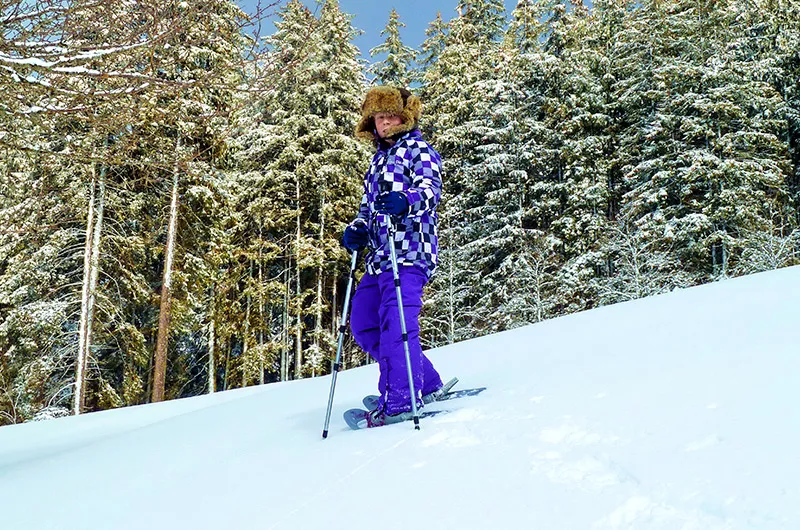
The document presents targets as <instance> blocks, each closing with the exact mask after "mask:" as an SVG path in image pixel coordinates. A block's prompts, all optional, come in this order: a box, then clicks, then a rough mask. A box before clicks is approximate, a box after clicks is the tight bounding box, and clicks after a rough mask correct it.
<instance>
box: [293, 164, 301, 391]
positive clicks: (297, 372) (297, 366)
mask: <svg viewBox="0 0 800 530" xmlns="http://www.w3.org/2000/svg"><path fill="white" fill-rule="evenodd" d="M295 182H296V197H295V198H296V199H297V234H296V237H297V240H296V241H295V263H294V265H295V275H296V276H295V279H296V281H297V328H296V329H295V336H296V337H295V340H296V342H295V348H296V349H295V354H294V378H295V379H300V378H301V377H302V376H303V310H302V309H303V307H302V303H301V293H302V290H301V286H300V237H301V236H302V231H301V228H300V177H299V176H296V177H295Z"/></svg>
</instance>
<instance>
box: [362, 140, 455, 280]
mask: <svg viewBox="0 0 800 530" xmlns="http://www.w3.org/2000/svg"><path fill="white" fill-rule="evenodd" d="M441 172H442V159H441V157H440V156H439V153H437V152H436V151H435V150H434V149H433V148H432V147H431V146H430V145H428V143H427V142H425V140H423V139H422V135H421V134H420V132H419V131H418V130H413V131H411V132H409V133H406V134H405V135H403V136H401V137H400V139H399V140H397V142H395V144H394V145H393V146H391V147H386V145H385V144H381V145H380V146H379V147H378V151H377V152H376V153H375V156H374V157H373V158H372V164H370V167H369V170H368V171H367V174H366V176H365V177H364V196H363V197H362V199H361V208H360V210H359V213H358V217H357V218H356V219H355V220H354V221H353V223H352V224H357V223H363V224H364V225H366V227H367V230H368V232H369V235H370V245H369V252H368V254H367V258H366V263H367V272H368V273H369V274H380V273H381V272H384V271H391V270H392V263H391V254H390V253H389V252H390V250H389V246H388V233H387V226H386V222H387V221H388V220H389V218H390V217H391V216H389V215H387V214H380V213H377V212H376V211H375V199H376V198H377V197H378V195H380V194H381V193H383V192H387V191H399V192H402V193H403V194H405V196H406V199H408V205H409V208H408V213H407V214H406V216H405V217H403V218H400V219H399V218H395V219H394V222H395V227H396V233H395V237H394V245H395V251H396V252H397V263H398V265H406V266H409V265H414V266H417V267H419V268H420V269H422V270H423V271H424V272H425V274H427V276H428V277H429V278H430V277H431V275H432V274H433V270H434V269H435V268H436V252H437V247H438V237H437V231H436V221H437V216H436V205H437V204H439V199H440V197H441V193H442V175H441Z"/></svg>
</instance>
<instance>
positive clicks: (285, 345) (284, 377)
mask: <svg viewBox="0 0 800 530" xmlns="http://www.w3.org/2000/svg"><path fill="white" fill-rule="evenodd" d="M290 270H291V269H290V268H289V262H288V260H287V263H286V270H285V271H284V273H285V274H286V290H285V293H284V297H283V331H282V332H281V381H288V379H289V283H290V274H289V271H290Z"/></svg>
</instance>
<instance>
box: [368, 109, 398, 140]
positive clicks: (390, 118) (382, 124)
mask: <svg viewBox="0 0 800 530" xmlns="http://www.w3.org/2000/svg"><path fill="white" fill-rule="evenodd" d="M374 120H375V130H376V131H378V136H380V137H381V138H386V131H387V130H388V129H389V128H391V127H396V126H397V125H400V124H401V123H403V118H401V117H400V116H398V115H397V114H389V113H387V112H379V113H377V114H376V115H375V117H374Z"/></svg>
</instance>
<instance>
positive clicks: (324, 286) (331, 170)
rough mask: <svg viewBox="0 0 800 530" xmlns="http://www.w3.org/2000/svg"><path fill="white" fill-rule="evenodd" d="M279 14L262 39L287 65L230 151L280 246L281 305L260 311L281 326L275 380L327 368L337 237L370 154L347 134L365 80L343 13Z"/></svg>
mask: <svg viewBox="0 0 800 530" xmlns="http://www.w3.org/2000/svg"><path fill="white" fill-rule="evenodd" d="M280 18H281V20H280V21H278V22H277V23H276V26H277V28H278V31H277V32H276V34H275V35H273V36H272V37H271V39H270V46H271V48H272V53H273V54H274V56H275V57H276V58H277V61H278V63H279V64H291V65H292V67H293V69H294V70H293V71H292V72H281V75H280V77H279V78H278V80H277V82H276V84H275V89H274V90H273V91H272V92H270V93H268V94H265V97H264V98H263V100H261V101H259V102H258V108H259V109H260V112H259V113H257V114H256V115H255V120H253V121H251V125H250V126H249V127H248V130H246V131H245V134H244V135H243V136H242V138H241V139H240V141H239V144H240V145H241V146H242V151H241V152H240V153H239V155H238V157H239V159H240V160H241V161H243V162H244V164H245V165H244V168H245V169H246V170H247V171H248V173H247V174H246V178H247V179H248V182H249V184H248V189H249V190H250V194H249V195H248V194H245V195H243V198H245V200H247V201H249V203H250V205H251V206H250V207H248V209H247V212H248V213H247V216H248V217H249V218H250V219H251V220H253V219H262V220H267V222H268V223H269V224H268V225H267V226H266V227H265V228H266V231H265V234H268V236H267V237H269V238H270V239H271V240H272V241H273V242H274V244H275V245H277V246H275V247H273V254H274V255H275V256H276V257H277V252H275V251H276V250H277V248H281V249H282V251H281V253H280V258H279V259H276V260H273V262H272V264H268V265H266V267H267V268H266V269H265V270H267V271H270V274H268V276H269V277H271V278H275V279H276V281H283V286H284V287H285V289H283V292H284V293H289V294H288V297H289V298H288V299H287V300H286V303H287V305H286V307H285V310H284V308H281V307H278V306H277V305H276V306H274V307H273V308H272V310H271V311H267V312H266V314H270V313H274V314H275V316H276V318H275V321H276V322H279V321H283V322H282V323H283V326H282V327H283V331H282V332H281V330H280V329H279V328H280V326H279V328H278V329H275V328H273V337H274V340H275V341H277V343H281V344H277V343H276V344H275V346H276V348H277V349H282V350H283V355H282V361H281V365H282V366H281V367H280V371H281V378H282V379H283V378H288V377H289V376H290V374H291V375H292V376H293V377H302V376H304V375H314V374H319V373H324V372H326V371H327V370H328V369H329V367H328V364H327V363H326V362H324V361H325V360H326V359H327V358H328V357H329V356H330V352H331V349H332V345H333V338H332V332H331V330H332V329H333V328H332V326H330V325H328V323H329V322H330V320H331V319H334V318H335V311H334V308H331V307H330V300H331V299H330V296H331V293H332V291H334V284H335V283H337V282H339V281H340V278H341V277H342V276H343V270H345V268H346V258H345V255H344V253H343V252H342V250H341V247H340V245H339V242H338V238H339V237H340V235H341V231H342V229H343V227H344V224H345V223H346V222H349V221H350V220H351V218H352V217H353V216H354V215H355V213H356V210H357V204H358V200H359V198H360V193H361V176H362V174H363V171H364V170H365V169H366V163H367V162H368V158H369V156H368V153H367V151H366V150H365V147H364V146H363V145H361V144H360V143H359V142H357V141H356V140H355V139H354V137H353V134H352V131H353V128H354V126H355V123H356V120H357V118H358V113H357V111H358V108H359V105H360V99H361V95H362V92H363V90H364V86H365V84H366V81H365V78H364V74H363V68H362V65H361V64H360V63H359V61H358V59H357V57H358V54H359V52H358V49H357V48H356V47H355V46H353V44H352V43H351V40H352V38H353V36H354V30H353V28H352V25H351V22H350V17H349V16H348V15H346V14H344V13H343V12H342V11H341V10H340V8H339V5H338V2H335V1H327V2H324V3H323V4H322V7H321V11H320V18H319V20H316V19H315V18H314V17H313V16H312V14H311V13H310V12H309V11H308V10H307V9H306V8H305V7H304V6H303V5H302V3H300V2H299V1H291V2H289V3H287V4H286V6H285V7H284V8H283V9H282V10H281V12H280ZM250 224H251V226H252V221H251V223H250ZM289 317H291V318H292V322H288V321H286V320H285V319H287V318H289ZM283 341H287V342H283ZM289 344H291V351H289V348H288V347H289ZM274 349H275V348H274ZM290 357H293V359H292V358H290ZM290 365H291V369H290Z"/></svg>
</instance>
